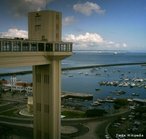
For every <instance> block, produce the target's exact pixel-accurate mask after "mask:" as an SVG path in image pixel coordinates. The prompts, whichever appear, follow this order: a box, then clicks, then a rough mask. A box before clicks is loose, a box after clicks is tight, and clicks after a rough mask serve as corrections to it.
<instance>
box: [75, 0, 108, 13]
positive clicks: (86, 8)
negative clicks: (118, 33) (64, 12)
mask: <svg viewBox="0 0 146 139" xmlns="http://www.w3.org/2000/svg"><path fill="white" fill-rule="evenodd" d="M73 9H74V10H75V11H76V12H79V13H82V14H84V15H87V16H89V15H91V14H92V13H93V12H95V13H97V14H103V13H105V10H103V9H101V7H100V6H99V5H98V4H96V3H92V2H88V1H87V2H86V3H83V4H82V3H78V4H75V5H74V6H73Z"/></svg>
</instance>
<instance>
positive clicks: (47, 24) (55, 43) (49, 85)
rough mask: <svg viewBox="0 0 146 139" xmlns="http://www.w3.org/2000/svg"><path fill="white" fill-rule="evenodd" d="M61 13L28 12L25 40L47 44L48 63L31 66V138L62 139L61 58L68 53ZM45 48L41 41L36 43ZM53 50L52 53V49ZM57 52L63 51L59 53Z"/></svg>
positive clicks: (38, 47) (40, 48) (39, 48)
mask: <svg viewBox="0 0 146 139" xmlns="http://www.w3.org/2000/svg"><path fill="white" fill-rule="evenodd" d="M61 33H62V15H61V13H60V12H56V11H50V10H49V11H48V10H45V11H38V12H31V13H29V14H28V39H29V40H31V41H33V40H34V41H40V42H41V41H43V42H51V43H47V44H46V47H45V49H46V50H47V51H49V52H47V53H46V55H45V58H46V59H47V60H48V64H42V65H41V64H40V65H34V66H33V98H34V100H33V101H34V103H33V104H34V139H60V138H61V131H60V130H61V120H60V117H61V82H60V80H61V65H60V62H61V59H63V58H65V57H67V56H69V55H71V53H70V52H68V51H67V49H66V45H69V44H67V43H66V44H65V43H64V44H62V40H61ZM37 49H38V51H39V50H40V51H41V50H42V49H44V45H43V43H42V44H41V43H39V44H38V46H37ZM54 51H55V52H54ZM60 51H61V52H62V51H63V53H60Z"/></svg>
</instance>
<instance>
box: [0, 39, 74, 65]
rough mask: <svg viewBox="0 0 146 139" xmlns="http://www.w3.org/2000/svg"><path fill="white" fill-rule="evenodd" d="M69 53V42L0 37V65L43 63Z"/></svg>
mask: <svg viewBox="0 0 146 139" xmlns="http://www.w3.org/2000/svg"><path fill="white" fill-rule="evenodd" d="M70 55H72V43H71V42H62V41H59V42H56V41H55V42H48V41H46V40H44V41H38V40H29V39H23V38H15V39H8V38H0V67H7V66H8V67H10V66H31V65H44V64H49V63H50V60H51V59H53V58H55V59H57V58H59V59H63V58H65V57H68V56H70Z"/></svg>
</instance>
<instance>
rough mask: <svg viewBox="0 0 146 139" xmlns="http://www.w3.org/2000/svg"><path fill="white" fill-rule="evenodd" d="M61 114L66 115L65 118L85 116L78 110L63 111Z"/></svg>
mask: <svg viewBox="0 0 146 139" xmlns="http://www.w3.org/2000/svg"><path fill="white" fill-rule="evenodd" d="M61 114H62V115H64V116H66V118H83V117H85V113H84V112H79V111H67V110H65V111H63V112H62V113H61Z"/></svg>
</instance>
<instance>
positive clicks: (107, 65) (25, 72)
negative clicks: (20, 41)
mask: <svg viewBox="0 0 146 139" xmlns="http://www.w3.org/2000/svg"><path fill="white" fill-rule="evenodd" d="M126 65H127V66H128V65H142V66H146V62H137V63H118V64H95V65H87V66H77V67H66V68H62V71H66V70H80V69H90V68H98V67H109V66H126ZM24 74H32V70H29V71H17V72H7V73H0V76H11V75H24Z"/></svg>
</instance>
